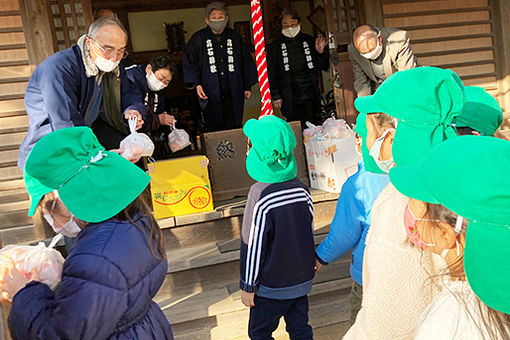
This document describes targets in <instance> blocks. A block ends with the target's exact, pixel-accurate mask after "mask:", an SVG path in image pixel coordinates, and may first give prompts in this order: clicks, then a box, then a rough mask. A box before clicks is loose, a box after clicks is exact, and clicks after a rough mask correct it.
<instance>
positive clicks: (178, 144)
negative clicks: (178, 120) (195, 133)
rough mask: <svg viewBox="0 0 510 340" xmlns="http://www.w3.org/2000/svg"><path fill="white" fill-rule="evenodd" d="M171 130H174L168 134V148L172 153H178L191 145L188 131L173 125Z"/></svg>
mask: <svg viewBox="0 0 510 340" xmlns="http://www.w3.org/2000/svg"><path fill="white" fill-rule="evenodd" d="M170 129H172V132H170V133H169V134H168V146H169V147H170V150H171V151H172V152H177V151H179V150H182V149H184V148H185V147H187V146H188V145H191V143H190V141H189V135H188V133H187V132H186V131H184V130H183V129H176V128H175V124H173V125H172V126H171V127H170Z"/></svg>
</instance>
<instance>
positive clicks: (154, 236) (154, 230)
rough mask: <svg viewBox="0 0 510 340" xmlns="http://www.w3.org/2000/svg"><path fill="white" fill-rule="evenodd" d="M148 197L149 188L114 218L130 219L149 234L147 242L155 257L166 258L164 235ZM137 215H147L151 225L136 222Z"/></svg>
mask: <svg viewBox="0 0 510 340" xmlns="http://www.w3.org/2000/svg"><path fill="white" fill-rule="evenodd" d="M146 197H150V194H149V192H148V190H147V189H146V190H145V191H144V192H142V194H140V196H138V197H137V198H136V199H135V200H134V201H133V202H131V204H130V205H128V206H127V207H125V208H124V209H123V210H122V211H121V212H119V213H118V214H117V215H115V216H114V217H113V218H114V219H116V220H120V221H125V220H128V221H129V222H131V223H132V224H133V225H134V226H135V227H137V228H138V229H140V230H141V231H143V232H144V233H145V234H146V235H147V243H148V244H149V249H150V252H151V254H152V255H154V256H155V257H160V258H162V259H166V252H165V245H164V241H163V235H162V233H161V229H159V225H158V222H156V219H155V218H154V215H153V214H152V210H151V208H150V207H149V205H148V203H147V199H146ZM136 215H142V216H145V217H146V218H147V219H148V220H149V225H146V226H144V225H140V224H138V223H136V222H135V221H134V220H133V218H134V217H135V216H136Z"/></svg>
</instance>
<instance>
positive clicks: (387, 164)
mask: <svg viewBox="0 0 510 340" xmlns="http://www.w3.org/2000/svg"><path fill="white" fill-rule="evenodd" d="M390 131H395V129H388V130H386V131H384V133H383V134H382V136H381V137H379V138H377V139H376V140H375V142H374V145H372V148H371V149H370V152H369V154H370V156H372V158H373V159H374V161H375V163H376V164H377V166H378V167H379V168H380V169H381V170H382V171H384V172H385V173H389V172H390V169H391V168H392V167H393V166H394V165H395V163H394V162H393V157H392V158H390V159H387V160H385V161H380V160H379V155H380V154H381V147H382V143H383V142H384V138H386V135H387V134H388V133H389V132H390Z"/></svg>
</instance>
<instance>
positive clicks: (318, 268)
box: [315, 259, 322, 272]
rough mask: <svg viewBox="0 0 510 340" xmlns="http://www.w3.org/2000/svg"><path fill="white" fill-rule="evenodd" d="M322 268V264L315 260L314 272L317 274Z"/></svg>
mask: <svg viewBox="0 0 510 340" xmlns="http://www.w3.org/2000/svg"><path fill="white" fill-rule="evenodd" d="M321 268H322V263H320V262H319V260H317V259H315V271H316V272H318V271H319V270H320V269H321Z"/></svg>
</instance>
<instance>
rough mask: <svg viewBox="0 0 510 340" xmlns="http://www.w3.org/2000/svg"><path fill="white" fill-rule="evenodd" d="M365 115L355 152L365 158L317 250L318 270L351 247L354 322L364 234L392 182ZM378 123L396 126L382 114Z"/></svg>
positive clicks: (345, 187)
mask: <svg viewBox="0 0 510 340" xmlns="http://www.w3.org/2000/svg"><path fill="white" fill-rule="evenodd" d="M366 118H367V115H366V114H364V113H360V114H359V115H358V118H357V119H356V133H357V134H358V140H357V143H356V152H358V153H359V154H360V155H363V161H361V162H359V164H358V172H356V173H355V174H354V175H352V176H350V177H349V178H348V179H347V181H345V183H344V185H343V186H342V190H341V193H340V197H339V198H338V202H337V205H336V211H335V217H334V218H333V221H332V222H331V228H330V231H329V233H328V236H327V237H326V239H324V241H322V242H321V244H320V245H319V247H317V250H316V259H317V262H316V267H317V270H318V269H320V268H321V266H323V265H327V264H328V263H332V262H334V261H336V260H338V259H339V258H340V257H341V256H342V255H344V254H345V253H346V252H347V251H348V250H350V249H352V263H351V270H350V272H351V277H352V279H353V284H352V289H351V294H350V296H349V302H350V306H351V310H350V322H351V325H352V324H354V321H355V320H356V315H357V314H358V311H359V309H360V308H361V299H362V295H363V288H362V286H363V283H362V266H363V253H364V250H365V237H366V235H367V232H368V230H369V228H370V224H371V210H372V205H373V204H374V201H375V199H376V198H377V196H379V194H380V193H381V191H382V190H383V189H384V187H386V185H388V183H389V178H388V175H387V174H386V173H385V172H384V171H382V170H381V169H380V168H379V167H378V166H377V164H376V162H375V161H374V159H373V158H372V156H371V155H369V153H368V150H367V147H366V138H367V133H368V131H367V127H366V120H367V119H366ZM377 123H378V129H377V131H385V130H389V131H394V130H395V129H394V120H393V118H391V117H389V116H387V115H381V119H380V120H377ZM383 135H384V136H385V135H386V133H385V132H382V133H381V136H383ZM381 136H378V138H377V139H378V140H380V139H381V138H380V137H381ZM384 136H383V139H384ZM371 137H373V136H371Z"/></svg>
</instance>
